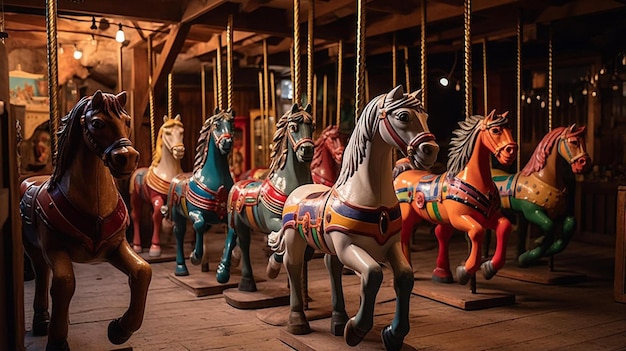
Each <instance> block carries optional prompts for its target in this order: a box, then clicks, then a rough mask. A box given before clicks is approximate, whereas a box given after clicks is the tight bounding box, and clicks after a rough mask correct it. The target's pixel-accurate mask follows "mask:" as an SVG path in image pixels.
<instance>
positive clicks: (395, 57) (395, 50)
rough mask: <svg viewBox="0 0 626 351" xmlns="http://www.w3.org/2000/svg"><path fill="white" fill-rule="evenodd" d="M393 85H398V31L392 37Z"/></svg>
mask: <svg viewBox="0 0 626 351" xmlns="http://www.w3.org/2000/svg"><path fill="white" fill-rule="evenodd" d="M391 86H392V87H394V88H395V87H397V86H398V46H397V44H396V32H393V38H392V39H391Z"/></svg>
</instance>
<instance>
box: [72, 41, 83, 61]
mask: <svg viewBox="0 0 626 351" xmlns="http://www.w3.org/2000/svg"><path fill="white" fill-rule="evenodd" d="M82 57H83V52H82V51H80V50H79V49H78V48H77V47H76V44H74V58H75V59H77V60H80V59H81V58H82Z"/></svg>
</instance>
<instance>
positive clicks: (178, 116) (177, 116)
mask: <svg viewBox="0 0 626 351" xmlns="http://www.w3.org/2000/svg"><path fill="white" fill-rule="evenodd" d="M174 119H175V120H177V121H179V122H180V113H179V114H177V115H176V117H174Z"/></svg>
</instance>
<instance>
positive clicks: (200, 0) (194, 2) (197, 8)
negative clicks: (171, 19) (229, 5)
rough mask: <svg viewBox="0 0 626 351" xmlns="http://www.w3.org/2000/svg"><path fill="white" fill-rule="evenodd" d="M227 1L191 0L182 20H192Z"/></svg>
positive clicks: (184, 21)
mask: <svg viewBox="0 0 626 351" xmlns="http://www.w3.org/2000/svg"><path fill="white" fill-rule="evenodd" d="M224 3H225V1H224V0H190V1H189V4H188V5H187V7H186V8H185V12H184V13H183V15H182V17H181V18H180V22H183V23H186V22H192V21H194V20H196V19H197V18H198V17H200V16H202V15H204V14H205V13H207V12H210V11H212V10H213V9H215V8H217V7H218V6H220V5H223V4H224Z"/></svg>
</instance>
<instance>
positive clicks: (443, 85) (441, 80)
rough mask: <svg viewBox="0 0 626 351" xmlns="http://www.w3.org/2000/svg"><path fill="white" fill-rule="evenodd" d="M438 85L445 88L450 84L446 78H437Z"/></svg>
mask: <svg viewBox="0 0 626 351" xmlns="http://www.w3.org/2000/svg"><path fill="white" fill-rule="evenodd" d="M439 84H441V86H442V87H447V86H448V84H450V81H448V78H446V77H441V78H439Z"/></svg>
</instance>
